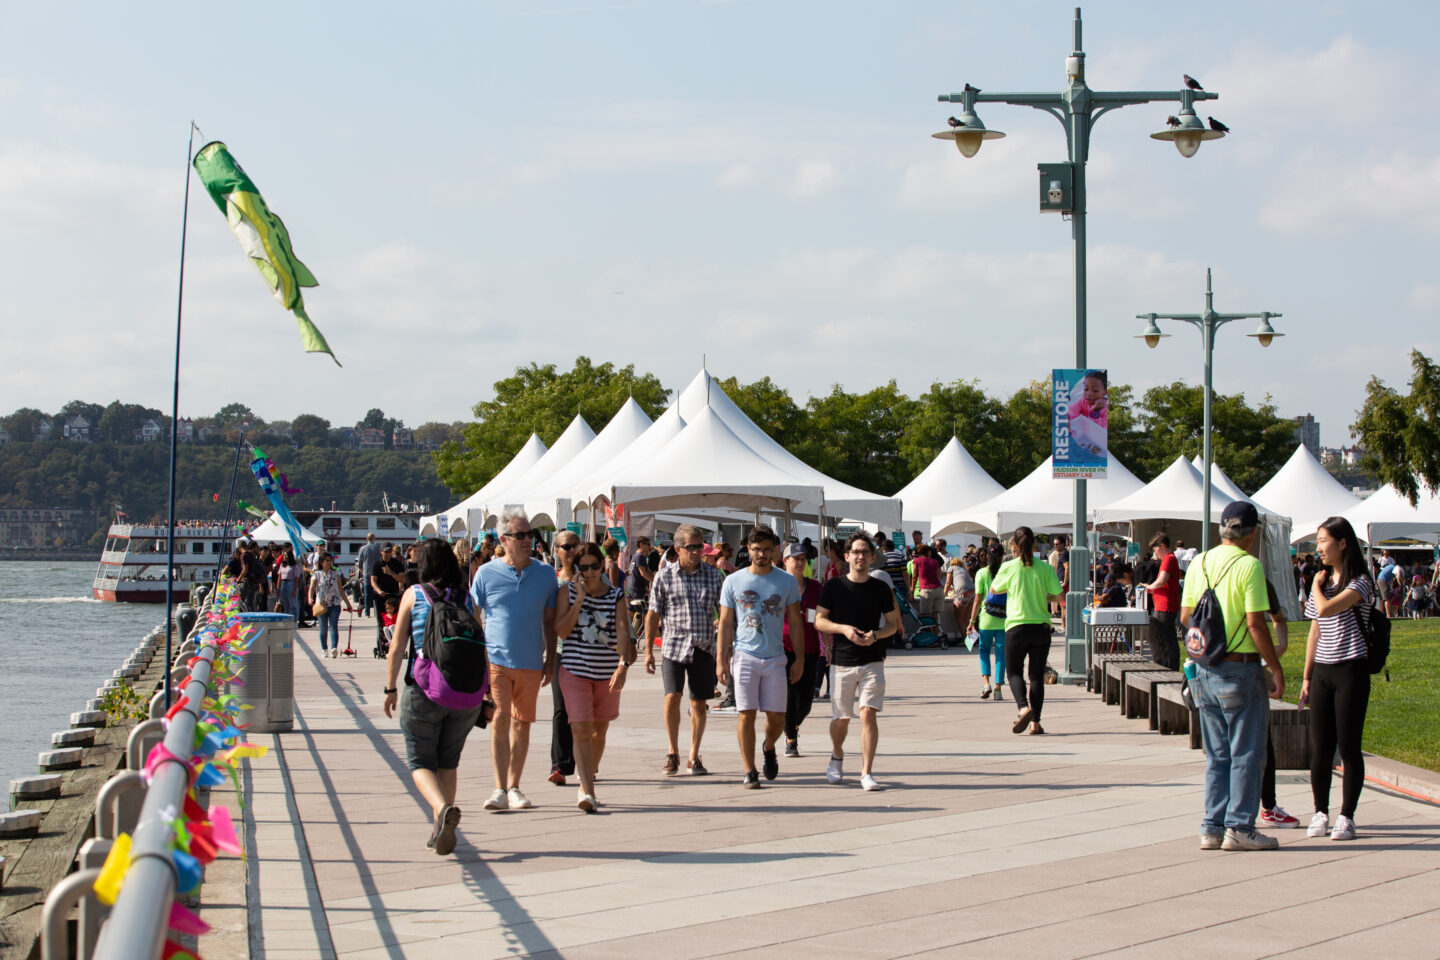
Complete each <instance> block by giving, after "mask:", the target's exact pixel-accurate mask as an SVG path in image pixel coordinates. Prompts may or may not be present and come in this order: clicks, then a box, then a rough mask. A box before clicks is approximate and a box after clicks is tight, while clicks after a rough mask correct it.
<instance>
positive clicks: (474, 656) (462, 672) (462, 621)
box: [420, 584, 490, 693]
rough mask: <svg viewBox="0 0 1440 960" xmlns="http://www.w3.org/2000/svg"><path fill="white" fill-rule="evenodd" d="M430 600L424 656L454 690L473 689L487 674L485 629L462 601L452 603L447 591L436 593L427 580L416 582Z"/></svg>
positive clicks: (479, 685) (472, 691)
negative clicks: (481, 627)
mask: <svg viewBox="0 0 1440 960" xmlns="http://www.w3.org/2000/svg"><path fill="white" fill-rule="evenodd" d="M420 589H422V590H424V591H425V597H426V599H428V600H429V601H430V615H429V617H428V618H427V619H426V621H425V635H424V637H423V638H422V639H421V645H422V649H423V653H424V657H425V659H426V660H429V661H430V662H431V663H433V664H435V666H436V667H437V668H439V670H440V676H441V677H443V678H444V679H445V683H446V685H447V686H449V687H450V689H451V690H454V691H455V692H456V693H475V692H477V691H478V690H479V689H480V688H481V686H483V685H484V683H485V680H486V678H487V677H488V675H489V670H490V664H489V658H488V657H487V656H486V653H485V631H484V630H482V629H480V624H478V623H476V622H475V618H474V617H473V616H472V615H471V614H470V611H469V610H466V609H465V606H464V604H462V603H452V602H451V601H450V599H449V597H450V591H445V592H444V593H436V592H435V591H434V590H433V589H432V588H431V587H430V585H429V584H420Z"/></svg>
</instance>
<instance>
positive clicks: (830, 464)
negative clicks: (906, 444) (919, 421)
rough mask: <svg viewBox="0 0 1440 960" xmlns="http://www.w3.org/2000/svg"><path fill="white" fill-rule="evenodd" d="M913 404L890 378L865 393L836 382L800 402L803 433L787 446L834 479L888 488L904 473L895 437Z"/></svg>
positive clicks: (879, 490)
mask: <svg viewBox="0 0 1440 960" xmlns="http://www.w3.org/2000/svg"><path fill="white" fill-rule="evenodd" d="M916 407H917V405H916V403H915V401H914V400H911V399H910V398H909V397H907V396H905V395H904V394H903V393H901V392H900V390H899V389H898V388H897V387H896V386H895V381H893V380H892V381H890V382H889V383H887V384H886V385H885V386H883V387H876V388H875V389H874V390H870V391H868V392H866V393H847V392H845V389H844V388H843V387H841V386H840V385H839V384H836V385H835V386H834V387H833V388H832V389H831V391H830V392H829V393H828V394H826V395H825V396H822V397H812V398H811V399H810V400H809V402H807V403H806V404H805V413H806V420H805V430H804V436H802V437H801V438H799V439H798V441H795V442H792V443H791V444H790V450H791V451H792V452H793V453H794V454H795V455H796V456H798V457H799V458H800V459H801V460H804V461H805V462H806V463H808V464H810V465H811V466H812V467H814V468H816V469H817V470H819V471H821V472H822V473H825V474H827V475H829V476H831V477H834V478H835V479H836V480H842V481H844V482H845V483H848V484H851V485H852V486H856V487H860V488H862V489H865V490H871V491H874V492H876V493H886V494H888V493H894V492H895V491H896V490H898V489H900V488H901V487H902V486H904V485H905V483H906V480H907V478H908V477H909V476H910V472H909V470H908V469H907V468H906V466H905V463H904V462H903V461H902V460H901V458H900V437H901V435H902V434H903V433H904V431H905V428H906V425H907V424H908V423H909V421H910V419H911V417H912V416H913V415H914V413H915V410H916Z"/></svg>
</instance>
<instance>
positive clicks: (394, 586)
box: [370, 543, 405, 650]
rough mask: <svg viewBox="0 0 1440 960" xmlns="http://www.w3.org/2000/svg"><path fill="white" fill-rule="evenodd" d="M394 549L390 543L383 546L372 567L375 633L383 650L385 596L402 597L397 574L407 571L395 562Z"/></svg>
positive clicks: (371, 585) (371, 579) (371, 583)
mask: <svg viewBox="0 0 1440 960" xmlns="http://www.w3.org/2000/svg"><path fill="white" fill-rule="evenodd" d="M393 549H394V548H392V547H391V546H390V544H388V543H387V544H385V546H383V547H381V548H380V553H379V555H377V556H376V557H375V563H374V565H373V566H372V567H371V568H370V592H371V594H372V595H373V596H374V598H375V635H376V637H377V638H378V641H377V642H378V643H379V645H380V649H382V650H383V649H385V621H384V618H383V616H382V615H383V614H384V613H385V598H386V597H395V598H397V599H398V598H399V597H400V581H399V580H397V579H396V576H395V575H396V574H397V573H399V574H401V575H403V574H404V572H405V565H404V564H403V563H401V564H397V563H396V562H395V560H394V558H393V556H392V551H393ZM397 566H398V567H399V569H398V570H397V569H396V567H397Z"/></svg>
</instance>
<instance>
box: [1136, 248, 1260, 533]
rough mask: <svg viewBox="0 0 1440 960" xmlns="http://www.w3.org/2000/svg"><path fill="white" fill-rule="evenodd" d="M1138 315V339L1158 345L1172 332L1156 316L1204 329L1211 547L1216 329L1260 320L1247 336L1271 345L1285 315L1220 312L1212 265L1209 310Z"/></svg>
mask: <svg viewBox="0 0 1440 960" xmlns="http://www.w3.org/2000/svg"><path fill="white" fill-rule="evenodd" d="M1135 316H1136V317H1137V318H1139V319H1141V320H1144V321H1145V330H1144V331H1143V332H1142V333H1137V334H1136V335H1135V336H1136V339H1140V340H1144V341H1145V346H1147V347H1149V348H1150V349H1152V350H1153V349H1155V348H1156V347H1158V346H1159V345H1160V341H1161V340H1162V339H1164V338H1165V337H1168V336H1170V334H1168V333H1161V332H1160V325H1159V324H1157V323H1156V322H1155V321H1156V320H1183V321H1184V322H1186V323H1188V324H1190V325H1191V326H1192V327H1194V328H1195V329H1196V330H1199V331H1200V341H1201V342H1202V343H1203V344H1204V345H1205V424H1204V427H1203V429H1204V432H1205V437H1204V444H1205V478H1204V479H1205V518H1204V520H1203V521H1201V526H1200V549H1201V550H1202V551H1205V550H1209V549H1210V472H1211V470H1213V469H1214V464H1215V453H1214V450H1213V449H1212V447H1211V446H1210V437H1211V433H1212V432H1213V431H1212V430H1211V417H1212V410H1213V406H1214V395H1215V391H1214V390H1213V389H1211V365H1212V361H1213V359H1214V356H1215V332H1216V331H1217V330H1219V329H1220V328H1221V327H1223V326H1225V324H1227V323H1229V322H1230V321H1231V320H1259V321H1260V326H1258V327H1256V328H1255V332H1254V333H1247V334H1246V336H1247V337H1254V338H1255V339H1256V340H1258V341H1260V346H1262V347H1268V346H1270V341H1272V340H1274V339H1275V338H1276V337H1283V336H1285V334H1283V333H1276V332H1275V328H1274V327H1272V326H1270V319H1271V318H1272V317H1278V316H1281V314H1278V313H1275V312H1273V311H1270V310H1262V311H1261V312H1260V313H1216V312H1215V295H1214V292H1213V291H1212V290H1211V289H1210V268H1209V267H1206V268H1205V310H1204V312H1202V313H1137V314H1136V315H1135Z"/></svg>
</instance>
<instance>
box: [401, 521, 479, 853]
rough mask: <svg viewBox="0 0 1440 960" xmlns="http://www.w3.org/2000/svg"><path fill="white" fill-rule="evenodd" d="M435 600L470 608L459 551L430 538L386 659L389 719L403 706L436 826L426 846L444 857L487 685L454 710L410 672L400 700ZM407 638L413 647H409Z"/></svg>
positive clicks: (408, 746) (418, 781)
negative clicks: (463, 760)
mask: <svg viewBox="0 0 1440 960" xmlns="http://www.w3.org/2000/svg"><path fill="white" fill-rule="evenodd" d="M431 596H435V597H443V598H445V599H447V600H448V601H449V602H451V603H456V604H464V603H465V582H464V578H463V576H462V575H461V573H460V564H459V563H458V562H457V561H456V559H455V551H454V550H452V549H451V547H450V544H448V543H446V542H445V541H444V540H441V539H440V538H439V537H431V538H430V539H429V540H426V541H425V542H424V543H423V544H422V545H421V547H420V583H419V584H418V585H416V586H413V587H409V588H407V589H406V590H405V595H404V596H403V597H402V598H401V599H400V610H399V612H398V613H397V614H396V618H395V639H394V641H393V642H392V643H391V644H390V653H389V655H388V657H387V658H386V660H385V716H387V717H389V716H393V715H394V711H395V706H396V703H397V701H398V702H399V707H400V730H401V732H402V733H404V735H405V759H406V762H407V763H408V765H409V767H410V776H411V778H412V779H413V780H414V781H415V786H416V787H417V788H418V789H419V790H420V795H421V796H423V797H424V798H425V800H426V801H427V802H428V803H429V804H430V809H431V812H432V819H433V821H434V822H433V824H432V829H431V832H430V840H429V842H427V843H426V844H425V846H427V847H429V848H430V849H432V850H434V851H435V852H436V853H437V854H439V855H440V856H442V857H443V856H446V855H447V854H449V853H450V851H452V850H454V849H455V827H456V825H457V824H459V823H460V808H459V807H457V806H455V788H456V784H457V776H456V770H457V768H459V766H460V752H461V751H462V750H463V749H464V747H465V738H466V737H467V736H468V735H469V733H470V731H471V730H473V729H475V721H476V720H478V719H479V717H480V711H481V709H483V697H484V691H485V686H483V685H482V686H481V688H480V690H478V691H476V693H475V694H473V695H469V694H466V695H456V700H455V703H454V705H446V704H443V703H437V702H436V701H434V700H431V699H430V697H428V696H426V695H425V691H423V690H422V689H420V687H419V686H418V685H417V684H416V683H415V680H414V679H413V676H412V675H411V673H410V672H408V671H407V673H406V676H405V695H404V696H403V697H401V696H400V695H399V686H400V667H401V664H402V662H404V660H405V659H406V658H407V657H411V658H412V659H413V654H412V652H411V651H412V650H418V651H423V650H424V645H425V623H426V621H427V620H428V619H429V618H430V597H431ZM405 638H409V641H410V642H409V643H406V642H405ZM472 701H473V704H472V705H467V704H471V702H472Z"/></svg>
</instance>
